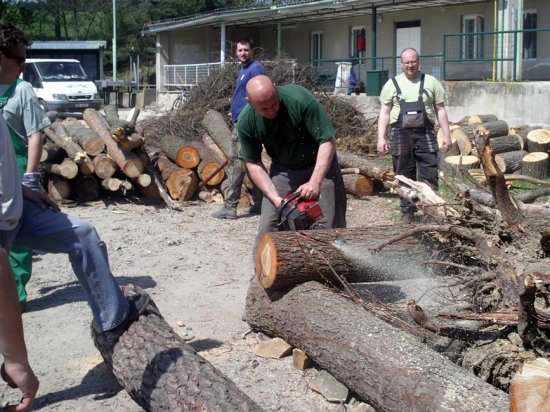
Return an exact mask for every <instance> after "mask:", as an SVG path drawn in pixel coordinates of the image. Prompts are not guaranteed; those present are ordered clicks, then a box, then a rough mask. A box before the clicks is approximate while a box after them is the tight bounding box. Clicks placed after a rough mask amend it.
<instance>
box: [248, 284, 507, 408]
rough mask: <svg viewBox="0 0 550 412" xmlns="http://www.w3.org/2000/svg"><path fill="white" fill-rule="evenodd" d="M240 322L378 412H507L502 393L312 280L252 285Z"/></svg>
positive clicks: (411, 337)
mask: <svg viewBox="0 0 550 412" xmlns="http://www.w3.org/2000/svg"><path fill="white" fill-rule="evenodd" d="M246 317H247V321H248V323H249V324H250V325H251V326H252V327H253V328H254V329H257V330H259V331H262V332H265V333H267V334H269V335H276V336H279V337H281V338H283V339H284V340H286V341H287V342H288V343H289V344H291V345H293V346H294V347H296V348H299V349H301V350H303V351H304V352H305V353H306V354H307V355H308V356H309V357H311V359H313V360H314V361H315V362H316V363H317V364H318V365H319V366H321V367H322V368H323V369H326V370H327V371H328V372H330V373H331V374H332V375H333V376H335V377H336V378H337V379H338V380H339V381H340V382H342V383H343V384H344V385H346V386H347V387H348V388H349V389H351V390H352V391H354V392H355V393H357V394H358V395H359V396H360V397H361V398H363V399H365V400H366V401H367V402H368V403H370V404H371V405H372V406H374V407H375V408H376V409H378V410H380V411H404V410H406V411H441V410H449V411H453V410H455V411H473V410H475V411H495V410H498V411H504V410H508V407H509V406H508V396H507V395H506V393H504V392H502V391H500V390H498V389H496V388H495V387H493V386H491V385H489V384H487V383H485V382H483V381H481V380H480V379H478V378H477V377H475V376H474V375H472V374H471V373H470V372H468V371H466V370H465V369H463V368H461V367H459V366H457V365H455V364H454V363H452V362H451V361H449V360H447V359H446V358H444V357H443V356H441V355H440V354H438V353H436V352H435V351H432V350H431V349H429V348H428V347H427V346H426V345H425V344H423V343H422V342H420V341H419V340H417V339H416V338H415V337H413V336H412V335H409V334H407V333H405V332H403V331H401V330H399V329H398V328H395V327H393V326H391V325H389V324H387V323H385V322H384V321H382V320H380V319H378V318H377V317H376V316H374V315H373V314H371V313H370V312H367V311H366V310H364V309H363V308H362V307H361V306H359V305H357V304H356V303H354V302H352V301H350V300H348V299H346V298H344V297H343V296H341V295H340V294H339V293H338V292H337V291H335V290H333V289H329V288H327V287H324V286H322V285H321V284H319V283H317V282H308V283H305V284H302V285H298V286H295V287H294V288H293V289H291V290H287V291H281V292H272V293H269V292H267V291H266V290H264V289H263V288H262V287H261V285H260V284H259V283H258V282H257V281H256V280H255V279H254V280H253V281H252V283H251V285H250V288H249V290H248V295H247V303H246Z"/></svg>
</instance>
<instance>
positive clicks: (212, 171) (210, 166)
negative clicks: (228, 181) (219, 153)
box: [199, 161, 227, 186]
mask: <svg viewBox="0 0 550 412" xmlns="http://www.w3.org/2000/svg"><path fill="white" fill-rule="evenodd" d="M226 162H227V161H226ZM226 162H224V164H226ZM224 164H219V163H217V162H209V163H206V164H205V165H203V166H202V168H200V172H199V176H200V178H201V180H202V182H204V184H203V185H202V186H204V185H205V184H208V185H209V186H216V185H218V184H220V183H221V182H222V180H223V179H224V177H225V172H224V170H223V167H224Z"/></svg>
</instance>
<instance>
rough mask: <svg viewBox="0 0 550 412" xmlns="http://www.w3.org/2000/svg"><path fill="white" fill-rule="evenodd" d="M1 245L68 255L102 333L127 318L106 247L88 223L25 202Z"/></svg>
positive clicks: (1, 235)
mask: <svg viewBox="0 0 550 412" xmlns="http://www.w3.org/2000/svg"><path fill="white" fill-rule="evenodd" d="M0 245H1V246H2V247H4V248H6V249H9V248H10V247H11V246H12V245H18V246H22V247H28V248H31V249H35V250H42V251H44V252H49V253H67V254H68V255H69V260H70V262H71V265H72V267H73V270H74V273H75V274H76V277H77V279H78V281H79V283H80V285H81V286H82V289H83V290H84V295H85V296H86V300H87V301H88V304H89V305H90V308H91V309H92V314H93V317H94V321H95V323H96V324H97V325H98V326H99V328H100V329H101V330H102V331H105V330H110V329H112V328H114V327H115V326H117V325H119V324H120V323H121V322H122V321H123V320H124V319H125V318H126V316H127V315H128V312H129V305H128V301H127V299H126V298H125V297H124V295H123V293H122V291H121V290H120V288H119V287H118V285H117V283H116V281H115V279H114V277H113V275H112V273H111V269H110V267H109V259H108V257H107V248H106V246H105V243H104V242H102V241H101V239H100V238H99V236H98V234H97V232H96V230H95V228H94V226H93V225H92V224H91V223H89V222H87V221H85V220H81V219H79V218H77V217H75V216H70V215H67V214H65V213H62V212H55V211H54V210H52V209H49V208H48V209H40V208H39V207H38V206H37V205H36V204H35V203H34V202H31V201H29V200H26V199H25V200H24V205H23V215H22V216H21V219H20V221H19V224H18V226H17V227H16V228H15V229H13V230H11V231H0ZM52 270H55V268H52Z"/></svg>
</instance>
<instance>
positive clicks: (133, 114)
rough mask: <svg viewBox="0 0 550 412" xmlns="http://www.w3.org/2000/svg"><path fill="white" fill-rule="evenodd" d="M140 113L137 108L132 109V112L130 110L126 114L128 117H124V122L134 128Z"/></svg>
mask: <svg viewBox="0 0 550 412" xmlns="http://www.w3.org/2000/svg"><path fill="white" fill-rule="evenodd" d="M140 111H141V110H140V108H139V107H134V108H133V109H132V110H130V113H128V117H126V121H127V122H128V123H130V125H132V126H135V125H136V122H137V119H138V117H139V113H140Z"/></svg>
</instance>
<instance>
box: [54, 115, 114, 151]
mask: <svg viewBox="0 0 550 412" xmlns="http://www.w3.org/2000/svg"><path fill="white" fill-rule="evenodd" d="M63 126H65V129H66V130H67V133H68V134H69V136H71V138H72V139H73V141H75V142H76V143H78V144H79V145H80V146H81V147H82V148H83V149H84V151H85V152H86V153H88V154H89V155H90V156H97V155H98V154H100V153H101V152H103V150H104V149H105V143H104V142H103V140H102V139H101V137H99V135H98V134H97V133H96V132H94V131H93V130H92V129H90V127H89V126H88V125H85V124H82V122H80V120H77V119H72V118H67V119H65V120H64V121H63Z"/></svg>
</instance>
